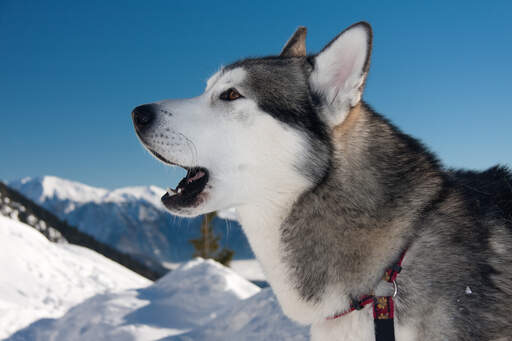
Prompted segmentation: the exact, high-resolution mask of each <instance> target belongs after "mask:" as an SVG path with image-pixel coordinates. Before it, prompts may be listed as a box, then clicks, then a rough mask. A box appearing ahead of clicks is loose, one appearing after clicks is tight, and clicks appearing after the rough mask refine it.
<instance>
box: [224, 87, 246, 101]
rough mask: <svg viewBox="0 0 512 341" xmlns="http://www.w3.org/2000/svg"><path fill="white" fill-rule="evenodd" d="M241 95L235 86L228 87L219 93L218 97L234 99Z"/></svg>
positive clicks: (226, 99)
mask: <svg viewBox="0 0 512 341" xmlns="http://www.w3.org/2000/svg"><path fill="white" fill-rule="evenodd" d="M241 97H243V96H242V95H240V93H239V92H238V91H237V90H236V89H235V88H229V89H227V90H226V91H224V92H223V93H221V94H220V99H221V100H223V101H234V100H235V99H239V98H241Z"/></svg>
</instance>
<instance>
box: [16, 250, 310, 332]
mask: <svg viewBox="0 0 512 341" xmlns="http://www.w3.org/2000/svg"><path fill="white" fill-rule="evenodd" d="M307 339H308V329H307V328H306V327H302V326H298V325H296V324H295V323H293V322H291V321H290V320H288V319H287V318H286V317H285V316H284V315H283V313H282V311H281V309H280V307H279V305H278V303H277V301H276V298H275V296H274V295H273V293H272V291H271V290H270V289H269V288H268V289H263V290H261V289H259V288H258V287H256V286H254V285H253V284H251V283H250V282H248V281H247V280H245V279H243V278H242V277H240V276H239V275H237V274H236V273H235V272H233V271H232V270H230V269H228V268H225V267H223V266H222V265H220V264H218V263H215V262H214V261H211V260H207V261H205V260H202V259H195V260H193V261H190V262H188V263H186V264H184V265H182V266H180V267H179V268H178V269H176V270H174V271H172V272H170V273H169V274H167V275H166V276H164V277H163V278H161V279H159V280H158V281H157V282H155V283H154V284H153V285H150V286H148V287H145V288H141V289H132V290H126V291H123V292H118V293H109V294H104V295H98V296H95V297H92V298H90V299H88V300H86V301H84V302H83V303H81V304H79V305H77V306H75V307H74V308H72V309H70V310H69V311H68V312H67V313H66V314H65V315H64V316H63V317H61V318H59V319H43V320H40V321H37V322H35V323H33V324H32V325H30V326H29V327H27V328H25V329H23V330H20V331H19V332H17V333H16V334H14V335H13V336H12V337H11V338H9V339H8V340H12V341H14V340H16V341H28V340H30V341H38V340H41V341H43V340H44V341H46V340H53V341H68V340H84V341H88V340H91V341H102V340H123V341H130V340H137V341H145V340H188V341H192V340H197V341H199V340H201V341H202V340H213V341H217V340H218V341H220V340H223V341H224V340H248V341H251V340H254V341H256V340H258V341H259V340H279V341H287V340H299V341H300V340H307Z"/></svg>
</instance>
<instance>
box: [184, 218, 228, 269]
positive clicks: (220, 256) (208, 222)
mask: <svg viewBox="0 0 512 341" xmlns="http://www.w3.org/2000/svg"><path fill="white" fill-rule="evenodd" d="M215 216H216V213H215V212H212V213H208V214H205V215H204V216H203V220H202V222H201V236H200V237H199V238H197V239H192V240H190V243H192V245H193V246H194V249H195V251H194V255H193V257H202V258H204V259H208V258H211V259H214V260H216V261H217V262H219V263H221V264H224V265H225V266H229V263H230V262H231V259H232V258H233V255H234V253H235V252H234V251H233V250H230V249H227V248H223V249H222V250H219V241H220V237H219V236H217V235H215V232H214V231H213V219H214V218H215Z"/></svg>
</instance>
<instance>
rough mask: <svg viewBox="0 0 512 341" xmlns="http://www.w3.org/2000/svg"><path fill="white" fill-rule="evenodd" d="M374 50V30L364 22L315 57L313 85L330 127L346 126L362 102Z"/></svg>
mask: <svg viewBox="0 0 512 341" xmlns="http://www.w3.org/2000/svg"><path fill="white" fill-rule="evenodd" d="M371 48H372V29H371V26H370V25H369V24H368V23H366V22H360V23H357V24H354V25H352V26H350V27H349V28H347V29H346V30H345V31H343V32H341V33H340V34H339V35H338V36H337V37H336V38H334V39H333V40H332V41H331V42H330V43H329V44H327V46H326V47H324V49H323V50H322V51H321V52H320V53H319V54H318V55H316V56H315V59H314V69H313V71H312V73H311V76H310V85H311V88H312V90H313V91H314V92H316V93H317V94H318V95H319V96H320V99H321V104H322V110H323V115H324V116H325V117H324V118H325V121H326V122H327V123H328V125H329V126H331V127H334V126H336V125H338V124H340V123H342V122H343V120H344V119H345V117H346V116H347V114H348V112H349V111H350V109H351V108H352V107H354V106H355V105H357V104H358V103H359V102H360V101H361V96H362V94H363V89H364V83H365V80H366V76H367V75H368V69H369V66H370V54H371Z"/></svg>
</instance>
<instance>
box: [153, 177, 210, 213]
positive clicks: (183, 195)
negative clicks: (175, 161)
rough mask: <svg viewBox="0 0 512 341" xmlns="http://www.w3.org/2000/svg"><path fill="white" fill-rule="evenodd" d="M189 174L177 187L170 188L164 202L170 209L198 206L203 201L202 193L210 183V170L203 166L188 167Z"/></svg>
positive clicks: (163, 199) (163, 198)
mask: <svg viewBox="0 0 512 341" xmlns="http://www.w3.org/2000/svg"><path fill="white" fill-rule="evenodd" d="M185 169H187V175H186V176H185V178H183V179H182V180H181V181H180V183H179V184H178V186H177V187H176V189H172V188H168V189H167V193H165V194H164V196H163V197H162V203H163V204H164V205H165V207H167V208H168V209H173V208H180V207H191V206H196V205H198V204H199V203H200V202H201V198H200V195H201V193H202V192H203V190H204V189H205V187H206V184H207V183H208V170H207V169H206V168H202V167H193V168H186V167H185Z"/></svg>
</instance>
